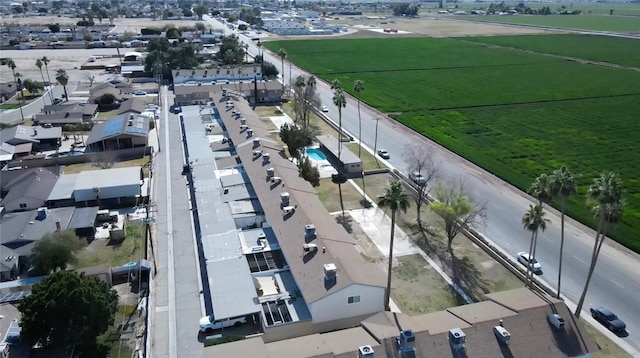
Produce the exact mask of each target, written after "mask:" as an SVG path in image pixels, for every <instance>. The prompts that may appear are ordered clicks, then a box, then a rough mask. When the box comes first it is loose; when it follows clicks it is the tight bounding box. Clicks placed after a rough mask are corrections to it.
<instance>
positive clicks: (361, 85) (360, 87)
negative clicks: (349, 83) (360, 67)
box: [353, 80, 364, 158]
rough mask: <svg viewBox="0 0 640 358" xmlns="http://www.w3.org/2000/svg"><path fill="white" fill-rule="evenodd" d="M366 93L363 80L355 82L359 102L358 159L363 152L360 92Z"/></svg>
mask: <svg viewBox="0 0 640 358" xmlns="http://www.w3.org/2000/svg"><path fill="white" fill-rule="evenodd" d="M362 91H364V82H362V81H361V80H355V81H354V82H353V92H355V93H356V99H357V100H358V142H359V144H358V158H360V153H361V151H362V142H361V141H362V118H361V117H360V92H362Z"/></svg>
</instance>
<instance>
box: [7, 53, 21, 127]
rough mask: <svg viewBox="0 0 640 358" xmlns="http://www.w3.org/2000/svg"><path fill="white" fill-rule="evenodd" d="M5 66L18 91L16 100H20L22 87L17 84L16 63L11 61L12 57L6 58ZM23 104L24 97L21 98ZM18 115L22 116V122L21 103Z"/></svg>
mask: <svg viewBox="0 0 640 358" xmlns="http://www.w3.org/2000/svg"><path fill="white" fill-rule="evenodd" d="M7 67H9V68H10V69H11V74H12V75H13V82H14V83H15V85H16V90H17V91H18V92H19V93H20V96H19V97H18V101H19V100H20V97H22V88H21V86H20V85H19V84H18V76H19V74H18V75H16V63H15V62H14V61H13V59H11V58H10V59H8V60H7ZM23 104H24V98H23ZM20 117H21V118H22V121H23V122H24V112H23V111H22V105H20Z"/></svg>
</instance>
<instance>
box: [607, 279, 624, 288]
mask: <svg viewBox="0 0 640 358" xmlns="http://www.w3.org/2000/svg"><path fill="white" fill-rule="evenodd" d="M609 280H611V282H613V283H615V284H616V285H618V286H620V288H624V286H622V285H621V284H620V283H619V282H618V281H616V280H614V279H612V278H610V279H609Z"/></svg>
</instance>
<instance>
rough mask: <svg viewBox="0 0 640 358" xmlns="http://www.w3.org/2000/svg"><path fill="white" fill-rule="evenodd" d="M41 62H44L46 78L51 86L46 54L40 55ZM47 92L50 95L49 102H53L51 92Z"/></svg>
mask: <svg viewBox="0 0 640 358" xmlns="http://www.w3.org/2000/svg"><path fill="white" fill-rule="evenodd" d="M42 63H43V64H44V68H45V71H46V72H47V80H48V81H49V86H51V76H49V59H48V58H47V56H43V57H42ZM49 94H50V95H51V103H53V93H51V91H49Z"/></svg>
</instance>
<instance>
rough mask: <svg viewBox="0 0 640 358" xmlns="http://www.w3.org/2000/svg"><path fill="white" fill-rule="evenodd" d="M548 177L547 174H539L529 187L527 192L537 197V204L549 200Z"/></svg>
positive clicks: (550, 197)
mask: <svg viewBox="0 0 640 358" xmlns="http://www.w3.org/2000/svg"><path fill="white" fill-rule="evenodd" d="M550 181H551V180H550V177H549V176H548V175H547V174H540V175H539V176H538V177H537V178H536V179H535V180H534V182H533V183H532V184H531V187H529V191H527V192H528V193H529V194H531V195H532V196H533V197H534V198H536V199H538V204H539V205H540V206H542V203H548V202H549V201H551V199H553V198H552V196H551V192H550V191H549V183H550Z"/></svg>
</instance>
